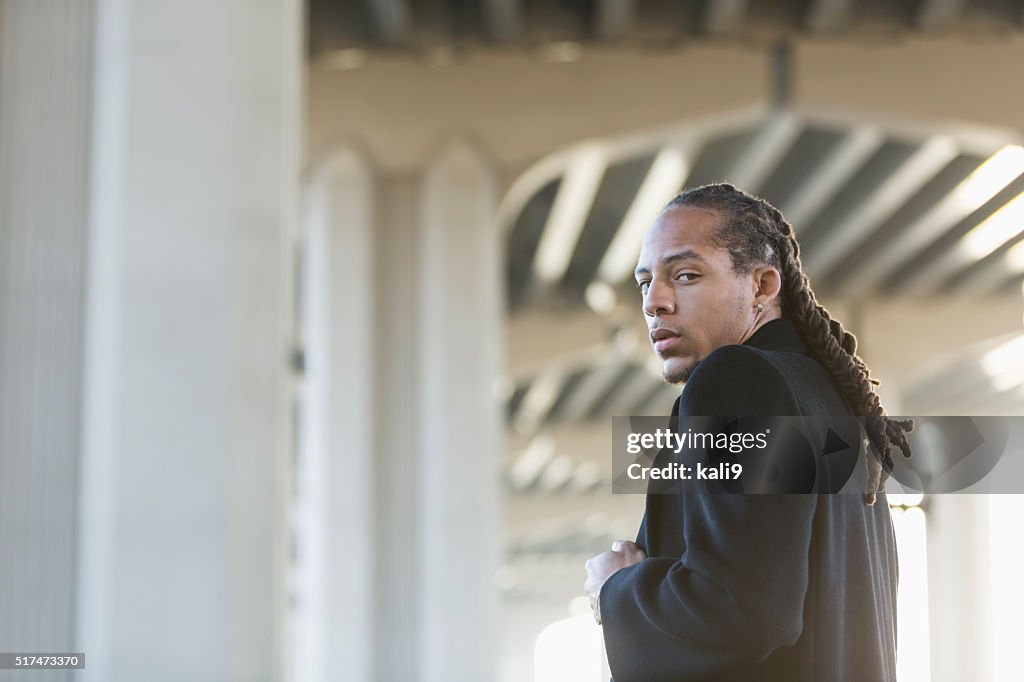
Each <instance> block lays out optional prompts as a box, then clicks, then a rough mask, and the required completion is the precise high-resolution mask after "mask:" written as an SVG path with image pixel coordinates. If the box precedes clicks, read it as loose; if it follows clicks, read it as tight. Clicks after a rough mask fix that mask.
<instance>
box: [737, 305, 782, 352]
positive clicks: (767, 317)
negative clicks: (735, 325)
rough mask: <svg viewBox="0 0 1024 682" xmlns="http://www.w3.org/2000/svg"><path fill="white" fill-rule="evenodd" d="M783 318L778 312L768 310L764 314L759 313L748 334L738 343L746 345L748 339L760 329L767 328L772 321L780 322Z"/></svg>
mask: <svg viewBox="0 0 1024 682" xmlns="http://www.w3.org/2000/svg"><path fill="white" fill-rule="evenodd" d="M781 317H782V315H781V314H780V313H779V311H777V310H766V311H764V312H763V313H758V314H757V316H756V317H755V318H754V322H753V324H752V325H751V327H750V329H748V330H747V332H746V333H745V334H744V335H743V336H742V337H741V338H740V340H739V341H738V343H741V344H743V343H746V342H747V339H749V338H750V337H751V336H753V335H754V333H755V332H756V331H757V330H758V329H760V328H761V327H763V326H765V325H766V324H768V323H769V322H771V321H772V320H778V319H779V318H781Z"/></svg>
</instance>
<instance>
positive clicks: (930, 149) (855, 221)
mask: <svg viewBox="0 0 1024 682" xmlns="http://www.w3.org/2000/svg"><path fill="white" fill-rule="evenodd" d="M956 152H957V146H956V143H955V142H954V141H953V139H952V138H950V137H948V136H945V135H943V136H936V137H932V138H930V139H929V140H928V141H927V142H925V143H924V144H923V145H921V146H920V148H918V150H917V151H916V152H915V153H914V154H912V155H911V156H910V158H908V159H907V160H906V161H904V162H903V164H902V165H901V166H900V167H899V169H897V170H896V172H895V173H893V174H892V176H891V177H889V179H887V180H886V181H885V182H883V183H882V184H881V185H880V186H879V187H878V188H877V189H876V190H875V191H874V192H873V193H872V194H871V196H869V197H868V199H867V200H866V201H865V202H864V203H862V204H861V205H860V206H859V210H858V211H856V212H854V213H851V214H850V216H849V217H848V218H847V219H846V220H844V221H843V222H841V223H839V224H838V225H837V226H836V227H835V229H833V230H832V231H831V232H830V234H829V238H828V240H827V241H826V242H825V243H824V245H823V246H822V248H820V249H818V250H816V251H813V252H811V253H809V254H807V257H806V258H805V260H804V265H805V267H806V270H807V272H808V274H809V276H810V277H811V278H812V279H813V278H814V277H815V276H820V275H821V274H822V273H825V272H828V270H830V269H831V268H833V267H834V266H835V265H837V264H838V263H839V261H840V260H842V259H843V258H844V257H846V256H847V255H849V253H850V251H852V250H853V249H854V248H856V247H857V246H858V245H859V244H861V243H862V242H863V241H864V240H865V239H867V238H868V236H870V234H871V232H872V231H873V230H874V229H875V228H876V227H877V226H878V225H879V224H880V223H881V222H882V221H883V220H885V219H886V218H888V217H889V216H890V215H892V214H893V213H894V212H895V211H896V209H898V208H899V207H900V206H902V205H903V204H904V203H906V201H907V200H908V199H909V198H910V197H911V196H913V195H914V194H915V193H917V192H918V191H919V190H920V189H921V188H922V187H923V186H924V184H925V183H926V182H928V181H929V180H930V179H931V178H932V177H934V176H935V174H936V173H938V172H939V170H941V169H942V168H943V167H944V166H945V165H946V164H948V163H949V162H950V161H952V160H953V158H954V157H955V156H956ZM864 279H867V278H866V277H865V276H864V274H863V273H862V272H860V273H859V276H858V280H864Z"/></svg>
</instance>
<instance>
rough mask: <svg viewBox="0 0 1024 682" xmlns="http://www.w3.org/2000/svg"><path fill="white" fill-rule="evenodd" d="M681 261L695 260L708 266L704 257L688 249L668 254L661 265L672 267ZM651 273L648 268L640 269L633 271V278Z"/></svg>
mask: <svg viewBox="0 0 1024 682" xmlns="http://www.w3.org/2000/svg"><path fill="white" fill-rule="evenodd" d="M681 260H695V261H699V262H701V263H704V264H705V265H707V262H708V261H707V259H706V258H704V256H702V255H700V254H699V253H697V252H696V251H694V250H693V249H686V250H685V251H673V252H672V253H669V254H666V255H665V257H664V258H662V259H661V264H662V265H671V264H672V263H675V262H676V261H681ZM650 273H651V271H650V270H648V269H647V268H643V267H640V268H637V269H636V270H634V271H633V276H634V277H635V276H637V275H649V274H650Z"/></svg>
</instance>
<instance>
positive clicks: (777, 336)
mask: <svg viewBox="0 0 1024 682" xmlns="http://www.w3.org/2000/svg"><path fill="white" fill-rule="evenodd" d="M742 345H744V346H754V347H756V348H761V349H764V350H777V351H789V352H790V353H803V354H804V355H807V354H808V352H807V346H805V345H804V342H803V341H801V340H800V334H799V333H798V332H797V331H796V325H794V324H793V322H792V321H791V320H789V319H787V318H785V317H779V318H776V319H774V320H769V321H768V322H765V323H764V324H763V325H761V326H760V327H759V328H758V330H757V331H756V332H754V333H753V334H752V335H751V336H750V338H749V339H747V340H746V341H744V342H743V344H742Z"/></svg>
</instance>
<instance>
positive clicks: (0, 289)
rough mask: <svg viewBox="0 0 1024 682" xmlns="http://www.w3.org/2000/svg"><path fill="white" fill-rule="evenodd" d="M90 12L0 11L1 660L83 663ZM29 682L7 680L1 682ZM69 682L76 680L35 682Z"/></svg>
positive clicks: (31, 5)
mask: <svg viewBox="0 0 1024 682" xmlns="http://www.w3.org/2000/svg"><path fill="white" fill-rule="evenodd" d="M92 49H93V3H92V2H89V1H87V0H81V1H80V2H64V1H60V0H5V1H0V649H2V650H3V651H6V652H40V653H41V652H69V651H74V650H75V648H74V647H75V642H74V641H73V637H72V632H73V629H74V627H73V626H74V615H75V610H74V601H75V599H74V595H75V565H74V561H75V551H74V549H75V514H76V498H77V486H78V473H79V471H78V455H79V446H80V442H81V429H80V410H81V402H80V391H81V385H82V373H83V367H82V353H81V348H82V339H83V334H84V331H83V299H82V289H83V284H84V281H85V277H86V272H85V262H86V242H85V238H86V229H87V215H88V211H87V207H88V197H87V193H88V153H89V136H88V130H89V128H88V122H89V106H90V94H89V87H90V81H91V78H90V73H89V64H90V59H91V55H92ZM23 675H25V673H21V672H15V671H0V680H14V679H15V678H17V679H19V680H20V679H22V676H23ZM28 676H31V677H33V679H37V680H68V679H71V677H70V676H71V672H69V671H38V670H37V671H33V672H32V673H29V674H28Z"/></svg>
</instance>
